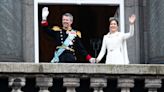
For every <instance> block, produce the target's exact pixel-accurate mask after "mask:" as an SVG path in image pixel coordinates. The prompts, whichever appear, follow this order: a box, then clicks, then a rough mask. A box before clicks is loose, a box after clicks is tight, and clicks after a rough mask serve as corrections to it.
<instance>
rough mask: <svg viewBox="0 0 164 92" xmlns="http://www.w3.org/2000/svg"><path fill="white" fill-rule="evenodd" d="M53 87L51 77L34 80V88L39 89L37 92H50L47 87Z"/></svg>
mask: <svg viewBox="0 0 164 92" xmlns="http://www.w3.org/2000/svg"><path fill="white" fill-rule="evenodd" d="M52 85H53V78H51V77H46V76H43V77H37V78H36V86H38V87H39V88H40V90H39V92H50V91H49V90H48V88H49V87H51V86H52Z"/></svg>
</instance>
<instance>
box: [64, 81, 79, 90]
mask: <svg viewBox="0 0 164 92" xmlns="http://www.w3.org/2000/svg"><path fill="white" fill-rule="evenodd" d="M63 86H64V87H66V88H67V90H66V92H76V90H75V88H76V87H79V86H80V79H79V78H63Z"/></svg>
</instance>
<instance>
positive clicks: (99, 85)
mask: <svg viewBox="0 0 164 92" xmlns="http://www.w3.org/2000/svg"><path fill="white" fill-rule="evenodd" d="M90 87H92V88H93V89H94V91H93V92H103V88H105V87H107V79H105V78H91V80H90Z"/></svg>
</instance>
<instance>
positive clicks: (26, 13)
mask: <svg viewBox="0 0 164 92" xmlns="http://www.w3.org/2000/svg"><path fill="white" fill-rule="evenodd" d="M21 1H22V2H23V7H22V8H23V11H22V12H23V13H22V14H23V23H22V26H23V33H22V34H23V37H22V39H23V41H22V43H23V46H22V47H23V49H22V50H23V51H22V52H23V61H25V62H34V51H35V50H34V0H21ZM39 16H41V15H39Z"/></svg>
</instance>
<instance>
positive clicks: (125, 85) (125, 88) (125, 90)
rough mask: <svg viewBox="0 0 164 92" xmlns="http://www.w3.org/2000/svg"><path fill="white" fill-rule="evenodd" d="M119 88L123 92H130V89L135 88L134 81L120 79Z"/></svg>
mask: <svg viewBox="0 0 164 92" xmlns="http://www.w3.org/2000/svg"><path fill="white" fill-rule="evenodd" d="M117 86H118V88H121V92H130V88H133V87H134V79H129V78H120V79H118V84H117Z"/></svg>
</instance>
